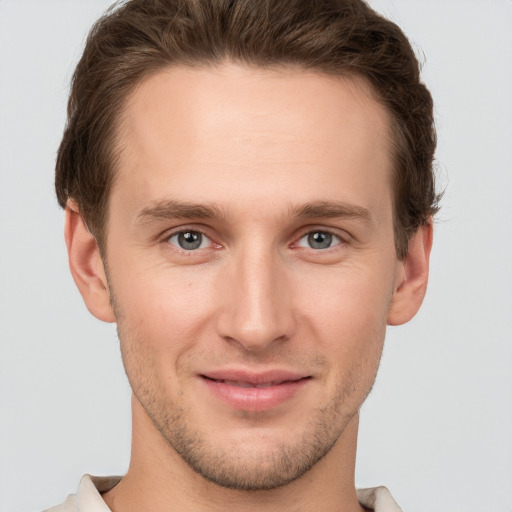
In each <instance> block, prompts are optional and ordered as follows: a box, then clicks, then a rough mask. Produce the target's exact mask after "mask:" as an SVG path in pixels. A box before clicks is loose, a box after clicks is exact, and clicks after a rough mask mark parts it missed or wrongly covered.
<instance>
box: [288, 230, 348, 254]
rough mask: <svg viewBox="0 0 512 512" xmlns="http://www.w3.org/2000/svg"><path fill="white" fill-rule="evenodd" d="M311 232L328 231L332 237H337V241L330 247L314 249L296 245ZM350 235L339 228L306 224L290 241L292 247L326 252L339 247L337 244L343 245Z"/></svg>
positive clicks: (346, 242)
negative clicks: (291, 241) (293, 239)
mask: <svg viewBox="0 0 512 512" xmlns="http://www.w3.org/2000/svg"><path fill="white" fill-rule="evenodd" d="M312 233H328V234H330V235H332V236H333V237H334V238H337V239H338V243H336V244H334V245H332V246H331V247H328V248H326V249H314V248H312V247H306V246H301V245H298V244H299V242H300V241H301V240H302V239H303V238H305V237H307V236H308V235H310V234H312ZM349 238H350V236H349V235H348V233H346V232H345V231H341V232H340V230H339V229H335V228H332V227H325V226H307V227H305V228H303V229H301V231H300V233H299V236H297V237H295V242H293V243H292V247H299V248H301V249H306V250H310V251H314V252H328V251H331V250H335V249H336V248H339V246H343V245H346V244H348V242H349Z"/></svg>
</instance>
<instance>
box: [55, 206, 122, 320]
mask: <svg viewBox="0 0 512 512" xmlns="http://www.w3.org/2000/svg"><path fill="white" fill-rule="evenodd" d="M64 237H65V239H66V246H67V248H68V259H69V268H70V270H71V275H72V276H73V279H74V281H75V283H76V285H77V287H78V290H79V291H80V293H81V295H82V298H83V299H84V302H85V305H86V306H87V309H88V310H89V311H90V312H91V313H92V314H93V315H94V316H95V317H96V318H98V319H100V320H103V321H104V322H115V321H116V319H115V316H114V311H113V308H112V306H111V304H110V294H109V289H108V283H107V277H106V273H105V268H104V266H103V261H102V259H101V256H100V250H99V248H98V244H97V243H96V240H95V238H94V237H93V236H92V235H91V233H90V232H89V230H88V228H87V226H86V225H85V222H84V220H83V219H82V216H81V215H80V212H79V211H78V206H77V205H76V203H74V202H72V201H69V202H68V204H67V205H66V223H65V228H64Z"/></svg>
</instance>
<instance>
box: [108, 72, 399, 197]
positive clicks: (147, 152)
mask: <svg viewBox="0 0 512 512" xmlns="http://www.w3.org/2000/svg"><path fill="white" fill-rule="evenodd" d="M388 132H389V122H388V116H387V113H386V111H385V109H384V107H382V106H381V105H380V104H379V103H378V102H377V101H375V100H374V99H373V98H372V91H371V88H370V86H369V85H368V84H367V83H366V82H365V81H364V80H363V79H359V78H340V77H332V76H326V75H323V74H319V73H315V72H309V71H304V70H297V69H290V68H282V69H271V70H268V69H261V68H250V67H244V66H238V65H234V64H224V65H222V66H218V67H213V68H212V67H208V68H206V67H204V68H202V67H201V68H190V67H173V68H169V69H166V70H164V71H160V72H158V73H157V74H155V75H153V76H151V77H149V78H147V79H146V80H144V81H143V82H142V83H141V84H140V85H139V86H138V87H137V89H136V90H135V91H134V92H133V93H132V95H131V96H130V97H129V98H128V100H127V102H126V105H125V109H124V112H123V116H122V121H121V123H120V129H119V132H118V141H119V143H120V147H121V152H120V157H119V161H118V169H117V176H116V180H115V183H114V187H113V198H112V199H113V200H115V196H116V195H119V194H122V195H124V196H126V195H129V196H130V201H129V203H130V204H132V203H137V206H142V207H143V206H144V203H145V202H147V201H149V200H152V201H157V200H166V199H167V198H168V197H169V196H172V198H174V199H178V200H191V199H192V198H193V200H194V201H195V202H202V201H204V202H209V203H211V202H216V201H220V200H223V201H225V202H226V201H228V200H229V199H231V200H233V204H234V205H235V206H236V204H235V203H237V200H238V205H241V204H250V203H251V204H253V205H255V204H258V205H260V206H263V205H265V204H266V202H267V201H268V203H269V206H272V205H274V204H275V200H276V199H277V198H278V197H279V196H280V197H281V199H282V201H281V202H283V203H284V201H283V199H284V196H283V193H284V192H286V194H287V196H290V195H291V197H292V198H293V201H295V202H298V203H300V202H308V201H311V200H331V199H332V200H345V201H349V202H359V203H361V202H362V203H366V204H364V205H362V206H364V207H368V206H370V205H369V204H368V203H371V202H372V201H373V202H375V201H377V200H378V199H379V197H380V199H379V200H386V201H388V202H389V198H390V179H389V178H390V172H391V171H390V162H391V158H390V155H389V153H390V147H391V144H390V141H389V136H388ZM358 193H359V195H360V197H357V194H358ZM313 195H316V196H318V197H312V196H313ZM354 195H355V196H356V197H354ZM125 200H126V197H125ZM126 204H127V205H128V203H126ZM228 206H229V205H228ZM288 206H289V205H288ZM134 207H135V206H134Z"/></svg>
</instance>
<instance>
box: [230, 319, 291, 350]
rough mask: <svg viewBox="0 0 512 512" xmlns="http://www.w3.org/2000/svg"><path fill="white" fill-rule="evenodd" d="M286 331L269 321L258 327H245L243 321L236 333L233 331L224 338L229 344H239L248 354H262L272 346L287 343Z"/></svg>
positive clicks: (246, 325)
mask: <svg viewBox="0 0 512 512" xmlns="http://www.w3.org/2000/svg"><path fill="white" fill-rule="evenodd" d="M285 330H286V329H280V326H279V324H278V323H277V322H272V323H270V322H269V321H267V322H266V323H260V324H258V325H254V324H253V325H248V324H245V325H244V322H243V321H241V322H239V328H238V329H237V330H236V331H235V330H232V331H231V334H229V335H224V336H223V337H224V339H226V340H227V341H229V342H232V343H233V342H234V343H238V344H239V345H241V346H243V348H244V349H245V350H246V351H248V352H261V351H264V350H265V349H267V348H268V347H269V346H270V345H274V344H275V343H279V342H283V341H285V340H286V339H287V338H288V335H287V334H286V333H285V332H284V331H285Z"/></svg>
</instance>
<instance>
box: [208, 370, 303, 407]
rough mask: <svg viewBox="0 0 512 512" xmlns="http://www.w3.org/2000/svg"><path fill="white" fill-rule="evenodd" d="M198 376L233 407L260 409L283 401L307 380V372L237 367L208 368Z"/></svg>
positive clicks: (219, 397)
mask: <svg viewBox="0 0 512 512" xmlns="http://www.w3.org/2000/svg"><path fill="white" fill-rule="evenodd" d="M235 374H236V375H235ZM277 374H280V375H277ZM201 378H202V381H203V382H204V384H205V385H206V387H207V389H208V390H209V391H210V393H211V394H212V395H214V396H215V397H216V398H217V399H220V400H221V401H222V402H224V404H227V405H228V406H230V407H231V408H233V409H237V410H246V411H264V410H268V409H272V408H275V407H278V406H279V405H283V404H285V403H286V402H288V401H290V400H291V399H292V398H293V397H294V396H295V395H296V394H297V393H298V392H299V391H300V390H301V389H302V388H303V387H304V386H305V385H306V384H307V383H308V382H310V380H311V377H310V376H301V375H297V374H292V373H289V372H265V373H260V374H247V373H246V372H240V371H226V372H212V373H208V374H206V375H201Z"/></svg>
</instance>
